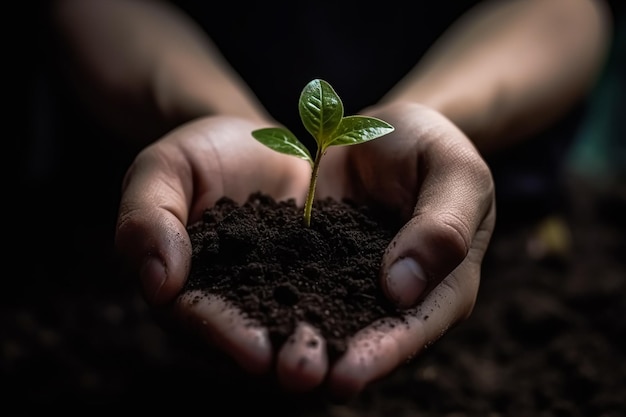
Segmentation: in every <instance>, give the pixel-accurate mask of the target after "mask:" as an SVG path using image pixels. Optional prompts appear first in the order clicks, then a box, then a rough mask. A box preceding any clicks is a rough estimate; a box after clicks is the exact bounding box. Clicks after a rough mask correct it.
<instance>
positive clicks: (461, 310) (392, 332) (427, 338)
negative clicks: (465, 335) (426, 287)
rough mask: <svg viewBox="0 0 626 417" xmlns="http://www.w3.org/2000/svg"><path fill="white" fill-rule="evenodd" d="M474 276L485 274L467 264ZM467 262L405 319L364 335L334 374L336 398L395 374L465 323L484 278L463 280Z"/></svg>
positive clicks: (351, 345)
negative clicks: (457, 324) (460, 277)
mask: <svg viewBox="0 0 626 417" xmlns="http://www.w3.org/2000/svg"><path fill="white" fill-rule="evenodd" d="M467 267H469V268H470V269H473V272H472V271H465V272H466V273H467V272H471V273H474V274H479V271H478V269H477V268H476V267H475V266H471V265H470V263H469V262H468V263H467ZM465 268H466V264H463V265H462V266H461V267H459V270H457V271H455V273H453V274H451V275H450V276H449V277H448V278H446V279H445V280H444V281H443V282H442V283H441V284H440V285H439V286H437V287H436V288H435V289H433V290H432V291H431V292H430V293H429V294H428V295H427V296H426V297H425V298H424V300H423V302H422V303H420V305H419V306H417V307H414V308H413V309H409V310H407V311H406V313H405V315H404V316H403V317H402V318H385V319H382V320H379V321H378V322H376V323H373V324H372V325H370V326H368V327H367V328H365V329H363V330H361V331H360V332H358V333H357V334H356V335H355V336H354V337H353V338H352V339H351V340H350V342H349V344H348V349H347V351H346V353H345V354H344V355H343V356H342V357H341V358H340V359H339V360H338V361H337V362H336V364H335V365H334V366H333V368H332V369H331V371H330V373H329V380H328V381H329V382H328V384H329V389H330V392H331V394H332V395H333V396H335V397H336V398H337V399H340V400H347V399H349V398H351V397H353V396H355V395H356V394H358V393H359V392H361V391H362V390H363V389H364V388H365V387H366V386H367V385H368V384H369V383H371V382H373V381H375V380H377V379H380V378H381V377H383V376H385V375H387V374H389V373H390V372H391V371H392V370H394V369H396V368H397V367H398V366H400V365H402V364H403V363H405V362H406V361H408V360H409V359H411V358H412V357H414V356H415V355H416V354H417V353H419V352H420V351H421V350H422V349H424V348H425V347H427V346H430V345H431V344H433V343H434V342H435V341H436V340H438V339H439V338H440V337H441V336H443V335H444V334H445V333H446V332H447V331H448V330H449V329H450V328H451V327H453V326H454V325H455V324H456V323H458V322H459V321H460V320H461V319H463V318H465V317H467V316H468V312H469V311H470V310H471V309H472V307H473V300H475V298H476V293H477V291H478V279H474V280H468V279H465V278H463V279H459V278H458V277H457V275H456V273H461V275H463V273H462V271H461V270H463V269H465Z"/></svg>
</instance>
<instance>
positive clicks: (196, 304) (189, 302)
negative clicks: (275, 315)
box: [174, 290, 272, 374]
mask: <svg viewBox="0 0 626 417" xmlns="http://www.w3.org/2000/svg"><path fill="white" fill-rule="evenodd" d="M174 313H175V314H176V315H177V316H178V317H180V318H181V319H182V321H183V323H185V324H186V325H188V326H189V328H190V329H191V330H192V331H194V332H195V333H196V334H198V335H199V336H200V337H202V338H204V339H205V340H206V341H208V342H209V343H211V344H212V345H213V346H215V347H217V348H218V349H221V350H222V351H224V352H226V353H228V354H229V355H230V356H231V357H232V358H233V359H234V360H235V362H237V363H238V364H239V366H241V368H242V369H244V370H245V371H247V372H249V373H252V374H263V373H266V372H267V371H269V369H270V367H271V363H272V347H271V343H270V340H269V337H268V334H267V330H266V329H264V328H262V327H260V326H258V325H257V324H256V323H253V322H251V321H250V320H248V319H247V318H246V317H245V316H244V315H243V314H242V313H241V312H240V311H239V310H237V309H236V308H235V307H232V306H230V305H229V304H228V303H227V302H226V301H224V300H223V299H221V298H219V297H217V296H215V295H211V294H205V293H203V292H201V291H198V290H194V291H188V292H185V293H183V294H181V295H180V296H179V297H178V299H177V302H176V306H175V309H174Z"/></svg>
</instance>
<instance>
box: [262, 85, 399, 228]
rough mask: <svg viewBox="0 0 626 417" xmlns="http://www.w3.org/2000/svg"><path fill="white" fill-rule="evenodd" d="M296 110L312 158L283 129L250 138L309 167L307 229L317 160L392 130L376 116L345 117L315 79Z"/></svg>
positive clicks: (339, 105) (336, 99)
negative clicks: (312, 142) (330, 150)
mask: <svg viewBox="0 0 626 417" xmlns="http://www.w3.org/2000/svg"><path fill="white" fill-rule="evenodd" d="M298 110H299V112H300V119H301V120H302V124H303V125H304V127H305V128H306V130H307V131H308V132H309V133H310V134H311V135H312V136H313V138H314V139H315V142H316V143H317V150H316V152H315V159H313V158H312V157H311V154H310V152H309V150H308V149H307V147H306V146H305V145H304V144H303V143H302V142H300V141H299V140H298V138H297V137H296V136H295V135H294V134H293V133H292V132H291V131H290V130H289V129H286V128H284V127H269V128H263V129H257V130H254V131H253V132H252V136H253V137H254V138H255V139H256V140H258V141H259V142H261V143H262V144H264V145H266V146H267V147H269V148H271V149H273V150H275V151H277V152H280V153H284V154H287V155H292V156H296V157H298V158H301V159H305V160H307V161H309V163H310V164H311V170H312V172H311V182H310V184H309V190H308V194H307V198H306V201H305V203H304V224H305V225H306V226H307V227H309V226H310V225H311V209H312V207H313V198H314V196H315V185H316V183H317V174H318V170H319V166H320V161H321V159H322V156H324V154H325V153H326V151H327V150H328V148H329V147H331V146H345V145H356V144H359V143H363V142H367V141H370V140H372V139H376V138H378V137H381V136H383V135H386V134H388V133H391V132H393V130H394V127H393V126H391V125H390V124H389V123H387V122H385V121H383V120H380V119H377V118H375V117H368V116H356V115H355V116H346V117H344V115H343V103H342V102H341V99H340V98H339V96H338V95H337V93H336V92H335V90H334V89H333V87H332V86H331V85H330V84H329V83H328V82H326V81H324V80H320V79H314V80H312V81H310V82H309V83H308V84H307V85H306V86H305V87H304V89H303V90H302V93H301V94H300V100H299V102H298Z"/></svg>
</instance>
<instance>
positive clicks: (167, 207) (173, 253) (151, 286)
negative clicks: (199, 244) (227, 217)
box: [115, 151, 191, 305]
mask: <svg viewBox="0 0 626 417" xmlns="http://www.w3.org/2000/svg"><path fill="white" fill-rule="evenodd" d="M162 159H163V158H159V157H155V156H154V155H152V154H150V153H149V152H145V151H144V152H143V153H141V154H140V155H139V156H138V157H137V158H136V159H135V162H134V163H133V165H132V166H131V168H130V169H129V171H128V172H127V174H126V177H125V180H124V188H123V193H122V198H121V202H120V209H119V213H118V220H117V228H116V234H115V248H116V251H117V253H118V255H119V257H120V259H121V260H122V261H124V262H125V264H124V267H127V268H128V272H129V273H131V274H132V275H133V276H134V277H138V278H139V280H140V283H141V286H142V289H143V293H144V296H145V298H146V300H147V301H148V302H149V303H151V304H153V305H163V304H166V303H168V302H170V301H172V300H173V299H174V297H175V296H176V295H177V294H178V293H179V291H180V290H181V288H182V287H183V285H184V282H185V280H186V277H187V273H188V272H189V266H190V259H191V242H190V240H189V237H188V234H187V231H186V229H185V223H186V221H187V217H186V213H187V211H188V209H187V204H186V196H185V193H182V192H177V191H174V190H175V189H178V190H181V189H185V188H186V187H184V186H182V185H176V186H173V183H176V180H175V178H177V177H176V176H175V175H174V173H172V172H169V171H167V170H166V169H163V166H162V164H161V163H160V162H159V161H161V160H162ZM187 188H188V187H187Z"/></svg>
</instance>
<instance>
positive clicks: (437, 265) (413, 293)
mask: <svg viewBox="0 0 626 417" xmlns="http://www.w3.org/2000/svg"><path fill="white" fill-rule="evenodd" d="M433 217H436V218H438V220H437V221H434V219H433ZM455 221H457V220H456V219H455ZM470 239H471V236H469V232H468V231H467V229H466V228H461V227H459V226H457V227H455V226H454V225H453V224H451V223H450V222H444V221H443V220H442V217H441V216H435V215H428V216H417V217H413V218H412V219H411V220H410V221H409V222H408V223H407V224H406V225H405V226H404V227H403V228H402V229H401V230H400V231H399V232H398V234H397V235H396V236H395V238H394V239H393V241H392V242H391V243H390V245H389V247H388V249H387V251H386V252H385V255H384V257H383V261H382V270H381V280H382V287H383V290H384V291H385V293H386V295H387V297H388V298H389V299H390V300H392V301H393V302H395V303H396V304H397V305H398V306H399V307H401V308H408V307H412V306H414V305H415V304H416V303H417V302H419V301H420V300H421V299H422V298H424V297H425V296H426V295H427V294H428V293H429V292H430V291H431V290H432V289H433V288H434V287H435V286H437V284H439V282H441V280H443V278H445V277H446V276H447V275H448V274H450V272H452V271H453V270H454V269H455V268H456V267H457V266H458V265H459V264H460V263H461V262H462V261H463V259H464V258H465V256H466V254H467V252H468V250H469V242H470Z"/></svg>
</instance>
